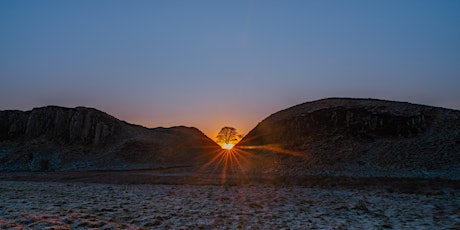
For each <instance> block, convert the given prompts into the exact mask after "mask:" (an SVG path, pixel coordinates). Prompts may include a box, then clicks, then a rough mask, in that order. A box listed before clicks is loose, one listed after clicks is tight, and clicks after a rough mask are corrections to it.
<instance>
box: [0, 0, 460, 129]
mask: <svg viewBox="0 0 460 230" xmlns="http://www.w3.org/2000/svg"><path fill="white" fill-rule="evenodd" d="M327 97H359V98H379V99H388V100H396V101H408V102H412V103H418V104H427V105H433V106H440V107H446V108H452V109H460V1H457V0H452V1H445V0H437V1H434V0H430V1H424V0H404V1H400V0H389V1H373V0H366V1H354V0H350V1H332V0H326V1H268V0H267V1H201V0H197V1H185V0H182V1H175V0H168V1H155V0H153V1H127V0H126V1H117V0H110V1H104V0H97V1H86V0H79V1H60V0H56V1H48V0H42V1H26V0H14V1H13V0H2V1H0V110H6V109H19V110H30V109H32V108H34V107H41V106H46V105H59V106H65V107H76V106H86V107H94V108H97V109H99V110H102V111H104V112H107V113H109V114H111V115H113V116H115V117H117V118H119V119H121V120H125V121H128V122H130V123H135V124H140V125H143V126H146V127H150V128H153V127H171V126H177V125H185V126H193V127H197V128H199V129H200V130H201V131H203V132H204V133H205V134H206V135H208V136H209V137H211V138H214V137H215V136H216V135H217V133H218V132H219V130H220V129H221V128H222V127H224V126H232V127H235V128H236V129H237V130H239V131H240V133H243V134H247V133H248V132H249V131H250V130H251V129H252V128H253V127H255V126H256V125H257V123H258V122H260V121H262V120H263V119H264V118H266V117H267V116H269V115H270V114H272V113H275V112H277V111H279V110H281V109H285V108H288V107H291V106H294V105H296V104H299V103H303V102H307V101H312V100H317V99H322V98H327Z"/></svg>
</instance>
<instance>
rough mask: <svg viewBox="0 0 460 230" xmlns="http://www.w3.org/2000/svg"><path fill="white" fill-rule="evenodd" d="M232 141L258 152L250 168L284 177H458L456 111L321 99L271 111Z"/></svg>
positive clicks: (458, 125) (458, 115) (459, 128)
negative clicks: (237, 140) (245, 133)
mask: <svg viewBox="0 0 460 230" xmlns="http://www.w3.org/2000/svg"><path fill="white" fill-rule="evenodd" d="M237 147H238V148H240V149H242V150H246V151H249V152H250V153H252V154H253V155H254V156H257V157H258V160H257V162H259V163H258V164H255V166H254V165H253V169H252V170H256V171H259V172H261V171H262V172H263V173H272V174H275V175H280V176H286V177H302V176H308V175H334V176H353V177H428V178H432V177H442V178H449V179H460V111H456V110H450V109H443V108H437V107H430V106H424V105H415V104H410V103H403V102H393V101H383V100H375V99H346V98H331V99H323V100H319V101H313V102H307V103H303V104H300V105H297V106H294V107H291V108H288V109H285V110H282V111H280V112H277V113H275V114H273V115H271V116H269V117H268V118H266V119H265V120H263V121H262V122H260V123H259V124H258V125H257V126H256V127H255V128H254V129H253V130H252V131H251V132H249V133H248V135H246V137H245V138H244V139H243V140H242V141H241V142H240V143H239V144H238V145H237Z"/></svg>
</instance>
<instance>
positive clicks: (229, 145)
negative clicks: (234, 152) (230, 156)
mask: <svg viewBox="0 0 460 230" xmlns="http://www.w3.org/2000/svg"><path fill="white" fill-rule="evenodd" d="M233 146H234V144H223V145H222V148H223V149H232V148H233Z"/></svg>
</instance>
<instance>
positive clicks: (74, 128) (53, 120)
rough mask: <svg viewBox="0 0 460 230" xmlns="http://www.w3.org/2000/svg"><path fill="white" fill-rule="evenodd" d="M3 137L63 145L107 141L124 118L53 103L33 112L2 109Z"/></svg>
mask: <svg viewBox="0 0 460 230" xmlns="http://www.w3.org/2000/svg"><path fill="white" fill-rule="evenodd" d="M0 122H1V123H0V138H1V140H12V141H15V140H22V141H31V140H35V139H43V140H50V141H53V142H56V143H61V144H70V143H79V144H92V145H99V144H104V143H106V142H107V140H108V139H109V138H110V137H113V136H114V134H115V133H116V131H120V125H119V124H118V123H120V121H118V120H117V119H116V118H114V117H111V116H109V115H107V114H105V113H103V112H100V111H97V110H95V109H90V108H84V107H78V108H76V109H70V108H63V107H56V106H49V107H43V108H36V109H33V110H32V111H27V112H21V111H2V112H0Z"/></svg>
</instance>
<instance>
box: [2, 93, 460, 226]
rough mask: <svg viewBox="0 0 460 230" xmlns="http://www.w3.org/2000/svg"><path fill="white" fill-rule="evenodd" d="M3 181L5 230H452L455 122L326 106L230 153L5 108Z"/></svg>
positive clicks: (432, 111) (83, 114) (198, 141)
mask: <svg viewBox="0 0 460 230" xmlns="http://www.w3.org/2000/svg"><path fill="white" fill-rule="evenodd" d="M0 181H2V184H1V186H0V195H1V197H2V200H3V202H2V203H0V210H1V211H0V227H1V228H2V229H16V228H25V229H36V228H51V229H56V228H59V229H86V228H106V229H117V228H128V229H171V228H173V229H216V228H230V229H241V228H276V229H278V228H289V229H305V228H311V229H315V228H316V229H324V228H328V227H335V228H341V227H342V228H350V227H351V228H358V229H383V228H388V229H392V228H395V229H411V228H412V229H413V228H422V229H433V228H435V229H439V228H442V229H445V228H453V229H455V228H458V227H459V226H460V215H459V213H460V200H459V197H460V196H459V192H460V111H458V110H452V109H445V108H439V107H432V106H426V105H417V104H411V103H407V102H395V101H385V100H377V99H352V98H328V99H323V100H318V101H312V102H306V103H303V104H299V105H296V106H293V107H290V108H287V109H285V110H282V111H279V112H276V113H274V114H272V115H270V116H268V117H267V118H266V119H264V120H263V121H261V122H260V123H259V124H258V125H257V126H256V127H255V128H254V129H253V130H252V131H250V132H249V133H248V134H247V135H246V136H245V137H244V138H243V139H242V140H241V141H240V142H239V143H238V144H237V145H236V146H235V147H234V148H233V149H231V150H224V149H222V148H221V147H220V146H219V145H217V144H216V143H215V142H214V141H213V140H211V139H210V138H208V137H207V136H205V135H204V134H203V133H202V132H201V131H200V130H198V129H196V128H192V127H184V126H177V127H172V128H151V129H149V128H145V127H142V126H138V125H133V124H129V123H127V122H124V121H121V120H119V119H117V118H115V117H113V116H111V115H109V114H106V113H104V112H101V111H99V110H96V109H92V108H85V107H77V108H64V107H57V106H47V107H41V108H34V109H32V110H30V111H12V110H9V111H0ZM194 200H201V201H203V202H204V203H200V202H198V203H196V202H192V201H194Z"/></svg>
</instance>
